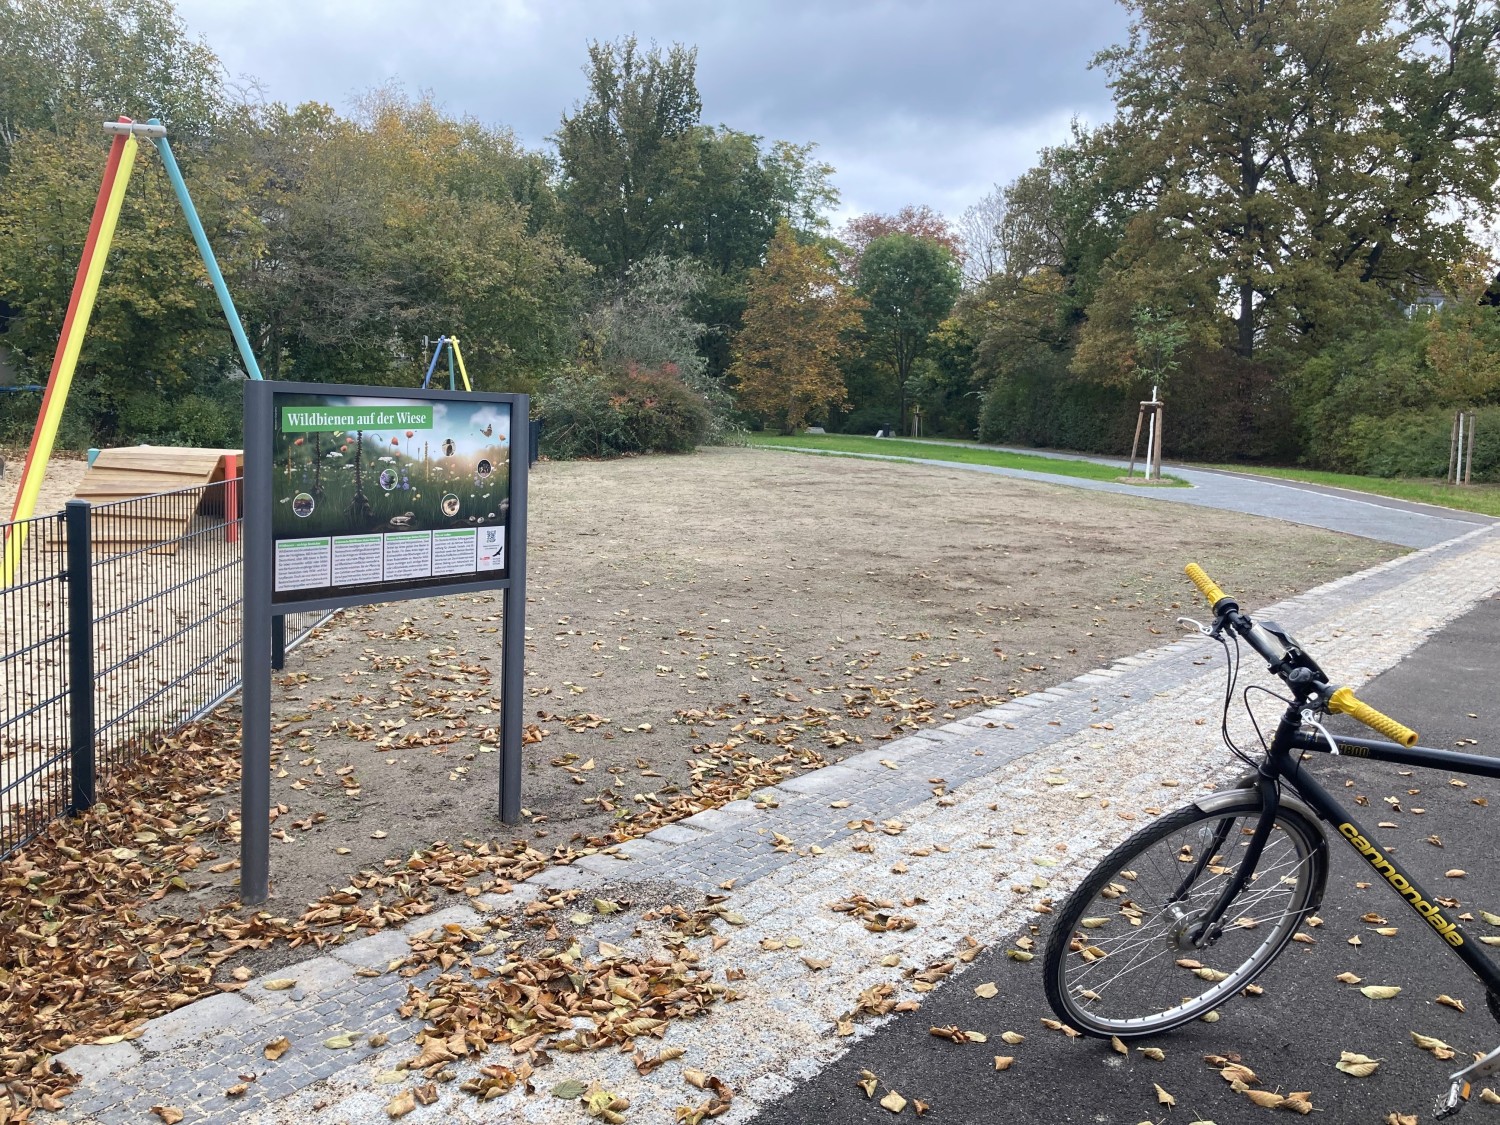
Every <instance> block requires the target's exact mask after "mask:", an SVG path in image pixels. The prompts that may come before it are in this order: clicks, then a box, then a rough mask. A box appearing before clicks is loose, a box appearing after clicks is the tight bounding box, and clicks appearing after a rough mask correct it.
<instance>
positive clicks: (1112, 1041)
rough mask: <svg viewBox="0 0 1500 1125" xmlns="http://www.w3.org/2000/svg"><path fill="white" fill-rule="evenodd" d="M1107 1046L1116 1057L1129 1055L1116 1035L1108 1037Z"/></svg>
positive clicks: (1123, 1043) (1127, 1049)
mask: <svg viewBox="0 0 1500 1125" xmlns="http://www.w3.org/2000/svg"><path fill="white" fill-rule="evenodd" d="M1109 1045H1110V1046H1111V1047H1113V1048H1114V1051H1115V1054H1117V1055H1128V1054H1130V1048H1129V1047H1127V1046H1125V1041H1124V1040H1123V1039H1121V1038H1120V1037H1119V1036H1118V1035H1111V1036H1110V1037H1109Z"/></svg>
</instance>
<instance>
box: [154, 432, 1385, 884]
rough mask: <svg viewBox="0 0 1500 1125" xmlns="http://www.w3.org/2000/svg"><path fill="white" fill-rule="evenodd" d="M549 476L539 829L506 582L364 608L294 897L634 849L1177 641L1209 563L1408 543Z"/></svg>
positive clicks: (844, 485) (291, 868)
mask: <svg viewBox="0 0 1500 1125" xmlns="http://www.w3.org/2000/svg"><path fill="white" fill-rule="evenodd" d="M531 487H532V510H531V534H530V541H529V542H530V548H529V549H530V552H531V566H530V575H529V579H530V596H529V598H528V603H529V604H528V622H527V624H528V627H529V642H528V645H527V654H526V660H527V677H526V682H527V685H528V687H527V694H528V699H527V721H528V723H529V724H531V725H532V726H533V727H534V728H535V729H534V730H533V732H532V736H533V737H534V738H535V737H538V736H539V737H540V741H537V742H534V743H533V744H531V745H528V746H527V747H526V765H525V793H524V796H523V804H524V805H525V806H526V809H527V812H528V819H527V822H526V823H525V824H524V825H522V826H520V827H519V828H510V827H507V826H505V825H502V824H501V823H500V821H499V819H498V816H497V812H496V809H497V786H498V771H499V761H498V759H499V754H498V753H497V752H496V743H497V738H496V729H495V728H496V727H497V726H498V722H499V699H498V691H499V664H500V651H499V627H500V606H499V598H498V596H495V597H493V598H491V597H464V598H442V599H432V600H428V601H416V602H405V603H397V604H393V605H388V606H383V607H373V608H367V609H361V610H357V611H353V612H351V613H350V614H349V615H348V616H347V617H346V618H345V619H344V621H342V622H341V623H340V624H338V625H337V626H335V627H334V628H332V629H330V630H328V631H327V632H326V634H325V635H324V636H323V637H322V638H321V639H317V640H314V641H310V642H309V643H308V644H307V645H306V646H305V647H304V648H303V649H302V650H300V651H299V652H298V653H297V654H296V655H295V656H294V658H293V659H292V660H291V661H290V662H289V664H288V667H287V669H286V672H285V674H284V675H282V676H281V677H280V678H279V679H278V682H277V685H276V699H275V704H274V711H275V720H276V727H275V729H276V730H277V732H278V733H277V735H276V737H277V740H278V747H279V749H278V751H277V762H276V768H275V780H274V782H273V801H275V802H276V803H277V805H278V813H279V815H278V818H277V821H276V825H275V829H276V842H275V843H274V847H273V852H272V878H273V894H274V895H275V898H276V901H277V902H279V903H280V904H281V905H280V906H278V907H277V909H278V910H279V911H286V912H289V913H290V912H292V911H294V910H298V909H300V908H301V906H302V905H303V904H305V903H307V902H308V901H310V900H311V899H313V898H316V897H317V896H319V895H321V894H323V893H324V892H325V891H327V890H328V889H329V888H330V887H338V886H342V885H344V883H345V882H346V881H347V880H348V878H349V877H350V876H351V875H352V874H353V873H355V872H357V871H359V870H361V869H368V868H372V867H373V868H378V867H379V866H380V865H381V864H382V863H385V864H386V865H387V866H390V865H392V864H393V863H395V862H399V861H404V858H405V857H406V856H409V855H410V854H411V852H412V850H413V849H416V848H421V847H425V846H426V845H428V844H429V843H431V842H432V841H434V840H437V839H445V840H450V841H457V840H463V839H501V840H509V839H513V838H516V837H518V836H523V835H524V836H526V837H529V838H530V839H531V840H533V841H534V842H535V843H536V844H537V845H538V846H539V847H541V848H543V849H544V850H545V849H549V848H552V847H558V848H563V849H567V848H575V849H576V848H579V847H582V846H585V845H587V844H590V843H593V844H596V845H597V844H599V843H601V842H607V841H608V840H609V838H610V833H611V832H612V831H615V830H617V829H623V830H624V831H625V832H627V833H628V832H630V831H633V830H636V829H633V828H632V827H631V825H632V823H634V824H636V825H637V827H639V826H640V825H644V824H649V823H651V822H653V821H659V820H662V819H668V818H671V817H673V816H676V815H683V814H685V813H686V812H690V811H692V809H693V808H694V807H698V806H699V805H701V804H702V803H704V802H705V801H706V802H708V803H713V801H715V800H719V801H722V800H724V799H728V797H730V796H733V795H735V791H736V789H737V788H738V789H740V790H742V791H745V792H747V791H748V790H749V788H751V787H752V786H754V785H758V784H762V783H763V782H764V780H765V779H767V778H770V779H774V778H775V777H776V776H778V774H780V775H781V776H785V775H786V774H790V773H796V772H800V771H801V770H803V769H808V768H816V767H817V766H819V765H820V764H823V763H826V762H831V761H835V760H837V759H839V758H840V757H842V756H843V755H844V754H846V753H848V752H850V751H851V750H853V749H856V748H858V747H860V746H866V745H871V744H872V743H874V742H877V741H878V740H881V739H887V738H891V737H894V736H897V735H899V734H901V733H905V732H909V731H911V730H914V729H918V728H919V727H920V726H922V725H924V724H927V723H937V724H940V723H943V722H947V721H950V720H951V719H953V718H957V717H961V716H962V715H963V714H964V713H965V712H966V711H967V710H968V709H970V708H978V707H983V706H992V705H994V704H995V703H996V702H999V701H1001V700H1003V699H1006V698H1010V697H1013V696H1015V695H1018V694H1024V693H1025V692H1028V691H1033V690H1040V689H1041V688H1044V687H1046V686H1048V685H1050V684H1054V683H1058V682H1060V681H1063V680H1066V679H1069V678H1071V677H1073V676H1075V675H1077V674H1079V673H1081V672H1084V671H1087V670H1089V669H1090V668H1093V667H1095V666H1097V665H1099V664H1100V663H1103V662H1105V661H1108V660H1110V659H1112V658H1115V657H1118V656H1121V655H1125V654H1128V653H1133V652H1138V651H1140V650H1143V649H1146V648H1150V647H1153V646H1155V645H1159V644H1162V643H1165V642H1167V641H1169V640H1171V639H1173V638H1174V637H1175V636H1176V635H1177V633H1178V630H1177V627H1176V626H1175V624H1174V619H1175V618H1176V616H1177V615H1178V614H1179V613H1182V612H1195V611H1198V610H1199V608H1200V607H1197V606H1195V604H1194V602H1193V600H1192V599H1193V593H1192V590H1191V587H1190V586H1189V585H1188V584H1187V582H1186V580H1185V579H1184V578H1183V577H1182V576H1181V571H1182V567H1183V565H1184V564H1185V563H1187V562H1189V561H1193V560H1197V561H1199V562H1201V563H1202V564H1203V565H1204V566H1206V567H1207V568H1208V570H1209V572H1210V573H1211V574H1213V575H1214V576H1215V577H1216V578H1217V579H1218V580H1219V581H1220V582H1221V583H1223V584H1224V585H1225V586H1226V587H1228V588H1231V589H1233V590H1235V592H1236V593H1237V594H1239V595H1240V596H1242V597H1244V598H1245V599H1246V600H1247V601H1248V603H1249V604H1252V605H1255V604H1264V603H1266V602H1269V601H1272V600H1274V599H1276V598H1279V597H1281V596H1283V595H1286V594H1289V593H1292V592H1293V591H1297V590H1302V589H1305V588H1308V587H1311V586H1314V585H1317V584H1319V583H1322V582H1324V581H1327V580H1329V579H1331V578H1333V577H1335V576H1338V575H1342V574H1345V573H1349V572H1351V571H1354V570H1358V569H1361V568H1363V567H1366V566H1369V565H1372V564H1374V563H1376V562H1379V561H1381V560H1383V559H1386V558H1389V557H1391V556H1392V555H1394V554H1396V553H1399V550H1398V549H1396V548H1392V547H1388V546H1383V545H1381V544H1378V543H1374V542H1371V541H1368V540H1361V539H1356V538H1352V537H1348V536H1342V535H1337V534H1333V533H1329V532H1323V531H1318V530H1313V529H1309V528H1301V527H1296V526H1293V525H1290V524H1285V523H1280V522H1276V521H1270V520H1258V519H1254V518H1248V517H1245V516H1241V515H1235V514H1229V513H1216V512H1205V511H1201V510H1194V509H1187V508H1183V507H1181V506H1178V505H1167V504H1159V503H1153V502H1152V501H1150V500H1148V499H1139V500H1138V499H1135V498H1131V497H1119V496H1113V495H1103V494H1099V493H1091V492H1085V491H1082V490H1079V489H1072V488H1068V487H1066V486H1064V485H1056V486H1054V485H1047V484H1033V483H1029V482H1024V481H1016V480H1009V479H1005V478H1001V477H994V476H987V475H981V474H976V473H970V472H965V471H962V470H958V469H952V470H949V469H941V468H929V467H924V466H913V465H888V464H878V463H873V462H868V461H857V460H849V459H841V458H823V457H810V456H803V455H797V454H787V453H778V452H772V451H762V450H750V449H718V450H708V451H703V452H699V453H696V454H693V455H691V456H685V457H650V458H640V459H634V460H626V461H616V462H609V463H584V462H578V463H556V464H549V463H543V464H541V465H540V466H538V467H537V469H536V470H535V471H534V473H533V476H532V484H531ZM1200 616H1201V613H1200ZM228 719H229V724H228V727H227V729H226V736H227V737H232V736H233V733H234V726H235V723H236V719H237V716H235V715H233V714H231V715H229V716H228ZM695 782H696V785H697V789H698V793H697V795H696V796H695V795H694V786H695ZM234 801H237V795H235V796H232V797H231V798H229V799H227V800H226V802H225V812H226V814H228V815H231V816H233V815H236V814H237V807H236V805H235V804H234V803H233V802H234ZM695 802H696V803H695ZM639 830H644V829H643V828H640V829H639ZM232 879H233V875H231V874H226V875H223V876H220V877H219V878H218V879H216V880H213V881H210V883H208V884H206V885H204V886H202V887H200V888H198V889H197V890H195V891H194V893H193V895H192V896H191V897H193V898H195V899H197V900H198V901H212V900H215V899H216V898H222V897H223V896H224V895H226V894H230V893H232V889H233V888H232V884H231V882H230V880H232ZM174 900H176V903H175V909H177V910H178V911H181V910H183V909H184V908H185V907H186V906H187V904H186V903H184V902H182V901H181V899H180V897H179V896H174Z"/></svg>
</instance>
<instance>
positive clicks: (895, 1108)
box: [880, 766, 906, 1113]
mask: <svg viewBox="0 0 1500 1125" xmlns="http://www.w3.org/2000/svg"><path fill="white" fill-rule="evenodd" d="M895 768H896V767H895V766H892V767H891V769H895ZM880 1105H881V1108H883V1109H888V1110H890V1111H891V1112H892V1113H900V1112H901V1111H902V1110H903V1109H905V1108H906V1099H905V1098H903V1097H902V1096H901V1095H900V1094H898V1093H896V1091H895V1090H892V1091H891V1092H890V1093H889V1094H887V1095H886V1096H885V1097H883V1098H881V1099H880Z"/></svg>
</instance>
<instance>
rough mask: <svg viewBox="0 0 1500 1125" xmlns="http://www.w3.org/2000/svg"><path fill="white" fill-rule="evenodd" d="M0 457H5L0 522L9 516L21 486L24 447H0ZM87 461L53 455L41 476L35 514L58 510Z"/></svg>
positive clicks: (86, 466)
mask: <svg viewBox="0 0 1500 1125" xmlns="http://www.w3.org/2000/svg"><path fill="white" fill-rule="evenodd" d="M0 459H3V460H4V461H5V475H4V476H0V522H4V521H6V520H9V519H10V513H11V508H12V507H13V506H14V505H15V502H16V493H17V492H19V491H20V488H21V470H22V469H24V468H25V467H26V450H24V449H0ZM87 470H88V462H87V461H86V460H85V459H84V458H83V456H82V455H81V454H80V455H78V456H76V457H75V456H72V455H66V454H65V455H61V456H58V457H54V458H53V459H52V461H51V463H50V464H49V465H48V466H47V474H46V476H44V477H43V478H42V491H41V493H40V494H39V495H38V497H37V504H36V514H37V515H39V516H43V515H50V514H52V513H53V512H60V511H62V509H63V505H64V504H66V503H67V502H68V501H69V500H71V499H72V498H73V492H74V490H75V489H77V487H78V482H79V481H81V480H82V479H83V474H84V473H85V472H86V471H87Z"/></svg>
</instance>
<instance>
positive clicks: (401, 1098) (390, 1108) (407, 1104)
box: [385, 1090, 417, 1121]
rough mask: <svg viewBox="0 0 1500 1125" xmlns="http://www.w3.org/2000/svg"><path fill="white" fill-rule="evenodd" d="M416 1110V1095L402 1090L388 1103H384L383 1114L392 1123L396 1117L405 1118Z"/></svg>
mask: <svg viewBox="0 0 1500 1125" xmlns="http://www.w3.org/2000/svg"><path fill="white" fill-rule="evenodd" d="M416 1108H417V1095H416V1094H414V1093H412V1091H410V1090H402V1091H401V1092H400V1093H399V1094H397V1095H396V1096H395V1097H394V1098H392V1099H391V1100H390V1101H388V1102H386V1103H385V1114H386V1116H387V1117H389V1118H390V1119H391V1120H392V1121H394V1120H395V1119H396V1118H398V1117H405V1116H406V1115H407V1114H408V1113H410V1112H411V1111H412V1110H414V1109H416Z"/></svg>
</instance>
